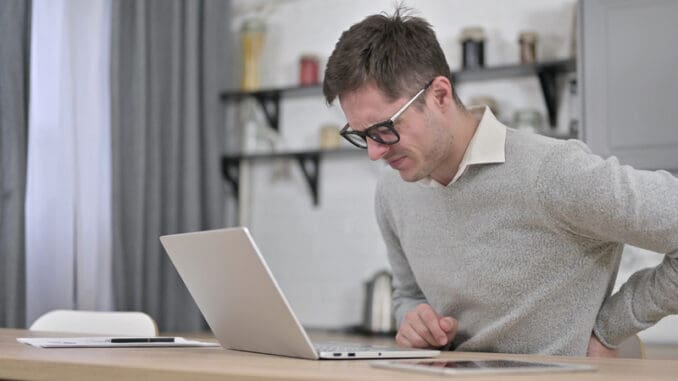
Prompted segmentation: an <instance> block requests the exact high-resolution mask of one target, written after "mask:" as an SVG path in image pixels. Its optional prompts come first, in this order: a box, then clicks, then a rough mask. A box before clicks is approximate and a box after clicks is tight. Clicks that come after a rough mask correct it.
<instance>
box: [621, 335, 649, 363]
mask: <svg viewBox="0 0 678 381" xmlns="http://www.w3.org/2000/svg"><path fill="white" fill-rule="evenodd" d="M617 349H618V351H619V357H620V358H627V359H644V358H645V344H643V341H642V340H640V337H638V335H633V336H630V337H629V338H627V339H626V340H624V341H622V342H621V344H619V346H618V347H617Z"/></svg>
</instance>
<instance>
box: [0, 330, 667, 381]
mask: <svg viewBox="0 0 678 381" xmlns="http://www.w3.org/2000/svg"><path fill="white" fill-rule="evenodd" d="M31 336H32V337H39V336H43V337H44V336H53V337H58V336H64V335H63V334H52V335H47V334H45V333H36V332H30V331H27V330H13V329H0V379H12V380H83V379H87V380H114V381H121V380H128V379H130V380H133V379H141V380H144V381H154V380H158V381H171V380H245V381H247V380H375V381H376V380H396V381H397V380H403V381H404V380H413V379H420V380H436V379H439V380H440V379H445V378H444V377H442V378H441V377H440V376H430V375H426V374H418V373H405V372H399V371H392V370H381V369H374V368H372V367H370V366H369V364H368V361H366V360H338V361H329V360H326V361H312V360H300V359H292V358H286V357H278V356H269V355H261V354H254V353H245V352H238V351H229V350H223V349H221V348H146V349H143V348H80V349H76V348H72V349H42V348H33V347H31V346H28V345H25V344H21V343H18V342H17V341H16V338H17V337H31ZM440 358H443V359H455V360H462V359H466V360H469V359H492V358H512V359H525V360H541V361H560V362H572V363H586V364H594V365H596V366H597V367H598V368H599V369H598V371H597V372H587V373H577V374H574V373H563V374H534V375H517V376H501V377H498V376H493V377H479V376H473V377H472V378H471V379H472V380H474V381H488V380H502V381H504V380H506V381H510V380H541V379H553V380H570V379H573V378H576V379H577V380H614V381H620V380H638V379H643V380H676V379H677V377H678V376H677V375H678V361H669V360H628V359H623V360H622V359H587V358H569V357H546V356H526V355H501V354H489V353H468V352H466V353H461V352H460V353H457V352H447V353H444V354H442V355H441V356H440Z"/></svg>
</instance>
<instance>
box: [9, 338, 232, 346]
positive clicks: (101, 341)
mask: <svg viewBox="0 0 678 381" xmlns="http://www.w3.org/2000/svg"><path fill="white" fill-rule="evenodd" d="M16 341H18V342H20V343H24V344H28V345H32V346H34V347H38V348H120V347H124V348H129V347H218V346H219V344H217V343H210V342H205V341H195V340H186V339H184V338H183V337H175V338H174V342H157V343H111V337H20V338H18V339H16Z"/></svg>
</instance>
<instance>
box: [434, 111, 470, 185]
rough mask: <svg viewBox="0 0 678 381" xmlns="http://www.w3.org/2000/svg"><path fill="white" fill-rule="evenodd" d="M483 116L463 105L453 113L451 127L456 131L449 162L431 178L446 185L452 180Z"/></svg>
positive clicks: (446, 161)
mask: <svg viewBox="0 0 678 381" xmlns="http://www.w3.org/2000/svg"><path fill="white" fill-rule="evenodd" d="M481 118H482V113H480V114H477V115H476V114H475V113H471V111H468V110H466V109H464V108H461V107H458V108H457V109H456V110H455V111H454V112H453V113H452V117H451V119H450V127H449V128H451V129H452V131H454V132H453V139H452V147H450V153H449V155H448V157H447V158H446V160H445V163H447V164H446V165H443V166H441V168H440V170H441V171H439V172H441V173H436V174H433V173H432V174H431V178H433V179H434V180H435V181H437V182H439V183H440V184H442V185H445V186H447V185H448V184H449V183H450V182H452V179H453V178H454V176H455V175H456V174H457V171H458V170H459V166H460V165H461V161H462V159H463V158H464V154H465V153H466V150H467V149H468V146H469V144H470V143H471V139H473V135H475V133H476V130H477V129H478V125H479V124H480V119H481Z"/></svg>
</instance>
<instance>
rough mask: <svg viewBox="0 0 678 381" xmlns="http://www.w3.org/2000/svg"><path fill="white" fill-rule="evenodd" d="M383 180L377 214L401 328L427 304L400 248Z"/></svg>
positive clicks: (379, 186)
mask: <svg viewBox="0 0 678 381" xmlns="http://www.w3.org/2000/svg"><path fill="white" fill-rule="evenodd" d="M384 190H385V187H384V186H383V178H382V180H380V181H379V183H378V184H377V191H376V195H375V212H376V216H377V223H378V224H379V229H380V230H381V235H382V237H383V239H384V243H385V244H386V251H387V254H388V260H389V262H390V264H391V270H392V271H393V288H394V290H393V309H394V312H395V318H396V324H397V326H398V327H400V324H401V323H402V321H403V319H404V317H405V314H406V313H407V312H408V311H410V310H412V309H414V308H415V307H416V306H417V305H419V304H421V303H427V301H426V298H425V297H424V294H423V293H422V291H421V289H420V288H419V285H417V281H416V279H415V277H414V274H413V273H412V269H411V268H410V265H409V262H408V261H407V257H406V256H405V253H404V252H403V249H402V247H401V246H400V241H399V240H398V236H397V234H396V231H395V228H394V223H393V220H392V215H391V214H390V213H389V210H388V207H387V201H386V195H385V192H384Z"/></svg>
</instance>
